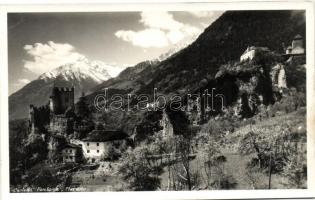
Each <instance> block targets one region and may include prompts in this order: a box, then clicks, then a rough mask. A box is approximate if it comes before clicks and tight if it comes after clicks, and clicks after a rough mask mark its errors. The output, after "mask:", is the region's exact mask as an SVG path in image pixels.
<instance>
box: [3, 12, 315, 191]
mask: <svg viewBox="0 0 315 200" xmlns="http://www.w3.org/2000/svg"><path fill="white" fill-rule="evenodd" d="M6 16H7V59H8V68H7V71H8V75H7V76H8V96H7V97H6V98H7V101H8V133H7V134H8V150H7V151H8V155H9V156H8V159H9V160H8V161H9V163H8V164H9V165H8V170H9V171H8V172H7V174H8V176H9V192H10V193H38V192H40V193H51V192H71V193H75V192H104V194H105V192H126V191H217V190H222V191H224V190H266V191H267V190H274V189H308V181H309V180H308V179H309V176H308V173H307V172H308V170H309V169H308V159H307V151H308V148H307V140H308V137H307V134H308V128H307V119H308V118H307V112H309V111H308V109H307V106H308V105H307V102H308V101H307V78H306V77H307V73H306V71H307V70H308V69H307V68H308V67H314V66H309V65H307V51H308V49H307V45H308V41H307V20H306V19H307V17H306V16H307V11H306V10H305V9H280V8H279V9H276V8H274V9H267V10H259V8H257V9H248V10H246V9H240V10H234V9H233V10H232V9H220V10H218V9H213V10H212V9H211V7H209V6H208V7H204V9H203V10H194V9H189V6H187V7H186V9H185V10H176V9H174V10H172V9H170V10H168V9H164V10H161V9H159V10H146V9H144V10H126V11H123V10H119V11H110V10H105V11H101V12H100V11H97V12H90V11H89V12H77V11H75V12H64V11H61V12H45V11H44V10H43V12H38V11H36V12H21V11H19V12H8V13H7V15H6ZM313 46H314V45H313ZM308 123H309V122H308ZM2 134H4V133H2Z"/></svg>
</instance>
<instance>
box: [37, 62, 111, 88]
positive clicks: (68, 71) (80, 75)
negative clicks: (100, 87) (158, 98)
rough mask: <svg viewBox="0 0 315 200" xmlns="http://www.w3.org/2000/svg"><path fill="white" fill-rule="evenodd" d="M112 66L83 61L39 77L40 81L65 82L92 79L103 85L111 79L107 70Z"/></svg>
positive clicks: (63, 66)
mask: <svg viewBox="0 0 315 200" xmlns="http://www.w3.org/2000/svg"><path fill="white" fill-rule="evenodd" d="M109 67H111V66H109V65H106V64H104V63H102V62H101V61H92V62H90V61H89V60H88V59H81V60H78V61H77V62H74V63H69V64H66V65H62V66H60V67H58V68H56V69H54V70H52V71H50V72H46V73H44V74H42V75H40V76H39V79H42V80H49V79H56V78H58V77H62V78H63V79H64V80H66V81H69V80H74V79H76V80H79V81H82V80H85V79H92V80H94V81H95V82H97V83H101V82H103V81H106V80H107V79H109V78H111V76H110V75H109V73H108V70H107V68H109Z"/></svg>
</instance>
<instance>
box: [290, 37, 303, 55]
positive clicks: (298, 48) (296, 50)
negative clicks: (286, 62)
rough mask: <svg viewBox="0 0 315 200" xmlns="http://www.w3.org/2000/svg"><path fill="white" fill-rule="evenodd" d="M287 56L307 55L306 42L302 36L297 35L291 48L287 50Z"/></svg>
mask: <svg viewBox="0 0 315 200" xmlns="http://www.w3.org/2000/svg"><path fill="white" fill-rule="evenodd" d="M286 54H287V55H293V56H294V55H303V54H305V49H304V41H303V37H302V36H301V35H299V34H298V35H296V36H295V37H294V38H293V40H292V43H291V45H290V46H288V47H287V49H286Z"/></svg>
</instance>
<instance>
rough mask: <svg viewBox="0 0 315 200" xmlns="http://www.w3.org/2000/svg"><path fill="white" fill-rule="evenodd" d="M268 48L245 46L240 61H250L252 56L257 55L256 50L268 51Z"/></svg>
mask: <svg viewBox="0 0 315 200" xmlns="http://www.w3.org/2000/svg"><path fill="white" fill-rule="evenodd" d="M268 51H269V49H268V48H267V47H255V46H251V47H247V49H246V50H245V51H244V53H243V54H242V55H241V57H240V61H241V62H243V61H247V60H248V61H251V60H253V59H254V57H255V56H256V55H257V53H258V52H268Z"/></svg>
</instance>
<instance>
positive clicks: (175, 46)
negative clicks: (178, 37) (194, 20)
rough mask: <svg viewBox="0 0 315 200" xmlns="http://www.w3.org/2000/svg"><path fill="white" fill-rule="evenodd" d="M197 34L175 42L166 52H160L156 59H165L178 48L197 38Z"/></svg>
mask: <svg viewBox="0 0 315 200" xmlns="http://www.w3.org/2000/svg"><path fill="white" fill-rule="evenodd" d="M197 37H198V35H195V36H192V37H190V38H188V39H187V40H184V41H182V42H179V43H177V44H175V45H174V46H173V47H172V48H170V49H169V50H168V51H167V52H165V53H163V54H161V55H160V56H159V57H158V58H157V60H158V61H163V60H166V59H167V58H169V57H171V56H173V55H174V54H176V53H178V52H179V51H180V50H182V49H184V48H186V47H187V46H189V45H190V44H191V43H193V42H194V41H195V40H196V39H197Z"/></svg>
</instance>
